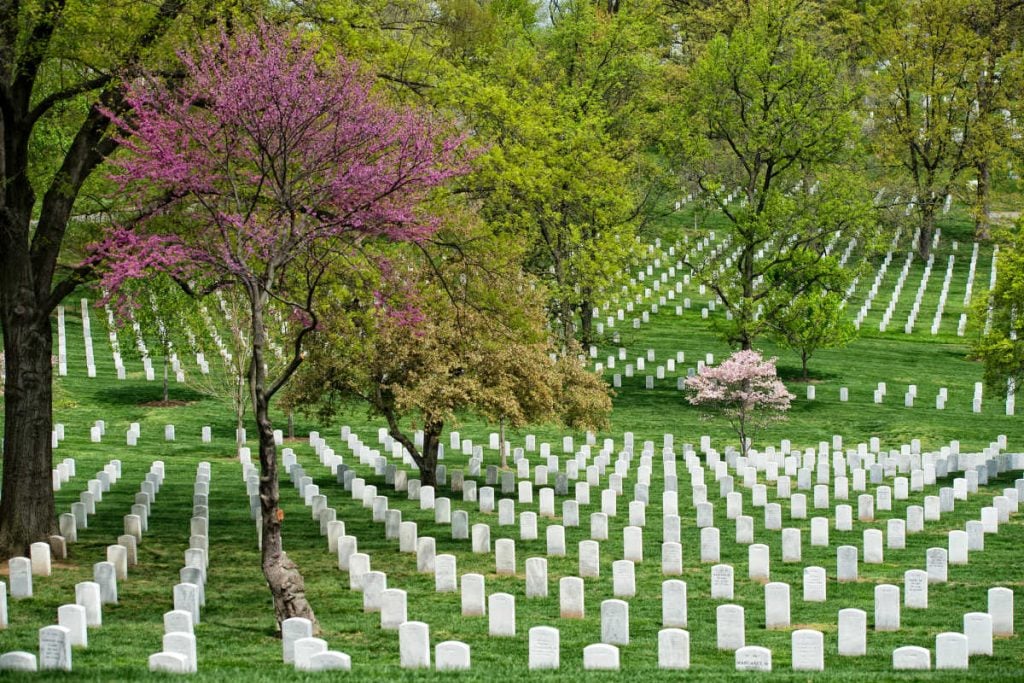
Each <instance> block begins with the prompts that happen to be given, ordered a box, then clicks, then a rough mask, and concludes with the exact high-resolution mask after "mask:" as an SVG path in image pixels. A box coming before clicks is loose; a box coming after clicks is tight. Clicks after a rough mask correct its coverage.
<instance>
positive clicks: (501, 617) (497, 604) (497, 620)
mask: <svg viewBox="0 0 1024 683" xmlns="http://www.w3.org/2000/svg"><path fill="white" fill-rule="evenodd" d="M487 603H488V604H487V609H488V615H489V616H488V619H489V621H488V634H489V635H491V636H494V637H514V636H515V635H516V599H515V597H513V596H512V595H510V594H508V593H491V595H490V596H488V598H487Z"/></svg>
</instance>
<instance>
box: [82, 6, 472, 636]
mask: <svg viewBox="0 0 1024 683" xmlns="http://www.w3.org/2000/svg"><path fill="white" fill-rule="evenodd" d="M179 56H180V58H181V61H182V65H183V69H184V75H185V78H184V84H183V85H178V86H177V87H176V88H175V89H174V90H171V89H170V88H169V87H168V86H167V85H166V84H164V83H162V82H160V81H158V80H155V79H138V80H135V81H133V82H132V83H130V84H129V85H128V89H127V94H126V100H127V101H128V103H129V104H130V105H131V112H130V114H129V115H127V116H124V117H121V116H117V115H116V114H115V113H111V114H110V115H111V117H112V118H113V119H114V121H115V123H116V124H117V125H118V126H119V128H120V130H121V131H122V135H121V137H122V139H121V142H122V144H123V145H124V147H125V148H127V149H128V151H129V154H127V155H125V156H123V157H121V158H120V159H119V160H117V165H118V167H119V172H118V173H117V175H116V178H117V180H119V182H120V183H121V186H122V189H123V191H124V192H126V193H129V194H130V195H131V196H134V197H135V199H136V201H137V203H138V206H139V208H140V209H141V210H143V211H144V215H145V216H146V218H145V219H144V220H143V221H142V222H141V227H135V228H133V229H131V230H127V229H123V228H122V229H115V230H113V231H112V232H111V233H110V234H109V235H108V236H107V237H106V239H105V240H104V241H103V242H102V243H100V244H98V245H96V249H95V251H96V258H97V260H102V262H103V263H107V264H110V265H109V268H108V269H107V270H106V271H105V282H104V284H105V286H106V287H107V289H108V291H111V292H116V291H118V286H119V285H120V284H121V283H122V282H124V281H126V280H127V279H131V278H138V277H144V276H145V275H146V274H147V273H148V272H151V271H153V270H157V271H162V272H166V273H170V274H172V275H173V276H174V277H176V278H178V279H179V280H180V281H182V282H188V283H189V285H188V286H189V289H190V290H191V291H193V292H200V293H201V292H203V291H215V290H216V289H218V288H225V287H227V288H231V289H233V290H234V291H237V292H239V294H240V295H241V296H242V297H243V298H244V300H245V301H247V303H248V309H249V310H248V320H249V323H250V330H249V331H248V338H249V344H250V348H249V366H248V383H249V388H250V391H251V394H252V397H253V412H254V415H255V419H256V427H257V428H256V433H257V436H258V440H259V462H260V487H259V490H260V502H261V519H262V540H263V551H262V552H263V554H262V566H263V573H264V575H265V576H266V579H267V583H268V585H269V587H270V591H271V593H272V595H273V599H274V608H275V613H276V617H277V619H278V623H279V624H280V622H281V621H283V620H284V619H287V618H289V617H294V616H301V617H306V618H310V619H313V610H312V608H311V607H310V605H309V603H308V602H307V600H306V598H305V590H304V583H303V579H302V575H301V573H300V572H299V570H298V567H297V566H296V565H295V563H294V562H293V561H292V560H290V559H289V558H288V557H287V555H286V554H285V553H284V551H283V550H282V547H281V517H282V516H281V514H280V509H279V507H278V471H277V451H276V448H275V446H274V439H273V428H272V425H271V419H270V403H271V399H272V398H273V397H274V395H275V394H277V392H278V391H279V390H280V389H281V388H282V387H283V386H284V385H285V384H286V383H287V382H288V380H289V379H290V378H291V376H292V375H293V374H294V373H295V371H296V370H297V369H298V367H299V365H300V363H301V362H302V357H303V343H304V341H305V340H306V339H307V337H308V336H309V335H310V334H311V333H312V332H313V331H314V330H315V329H316V327H317V321H318V304H319V303H320V299H321V298H322V297H323V293H324V289H325V286H326V284H327V283H328V282H329V281H330V278H331V273H332V269H333V268H336V267H339V266H340V264H341V263H342V262H343V259H346V258H349V257H350V256H351V255H352V254H353V253H354V251H355V250H357V249H358V246H359V243H360V242H362V241H364V240H367V239H371V238H383V239H387V240H397V241H410V240H412V241H416V240H421V239H424V238H425V237H427V236H429V235H430V234H431V233H432V232H433V230H434V228H435V221H434V220H433V219H432V217H430V216H429V215H427V214H425V213H424V212H423V211H421V210H420V205H421V203H422V200H423V199H424V198H425V197H426V194H427V192H428V191H429V190H430V189H431V188H434V187H436V186H438V185H440V184H442V183H443V182H444V181H445V180H447V179H448V178H450V177H452V176H453V175H456V174H458V173H460V172H461V171H462V166H461V164H459V163H458V162H457V159H456V156H457V151H458V149H459V148H460V146H461V142H462V139H461V138H459V137H456V136H453V135H451V134H450V133H449V132H448V130H447V129H446V128H443V127H441V126H440V125H439V124H438V123H436V122H434V121H432V120H431V119H430V118H428V117H427V116H425V115H424V114H421V113H418V112H416V111H413V110H410V109H396V108H393V107H391V106H389V105H388V104H387V103H385V102H384V101H383V100H382V99H381V97H379V96H378V95H377V94H375V93H374V91H373V89H372V87H371V86H372V83H371V80H370V78H369V77H368V76H367V75H365V74H364V73H362V72H361V71H360V70H359V68H358V66H357V65H355V64H353V63H351V62H348V61H346V60H345V59H343V58H338V59H337V60H333V61H331V62H330V63H328V64H326V65H324V64H322V63H318V59H317V56H316V53H315V49H314V48H312V47H307V46H305V45H304V41H303V40H302V39H301V38H300V37H299V36H296V35H291V34H289V33H288V32H286V31H284V30H281V29H277V28H271V27H268V26H265V25H262V26H259V27H257V29H255V30H254V31H252V32H248V33H243V34H240V35H235V36H228V35H226V34H223V33H222V34H221V35H219V36H217V37H216V39H214V40H211V41H207V42H204V43H201V44H200V45H199V46H198V48H197V49H196V51H195V52H194V53H192V54H182V55H179ZM279 312H283V313H284V314H286V315H287V316H288V319H289V321H290V322H291V325H290V326H289V329H291V330H292V331H293V334H292V337H291V339H290V343H289V350H288V354H287V356H288V357H287V362H285V363H284V364H283V365H282V367H281V369H280V370H278V371H275V372H273V373H271V372H270V371H269V367H270V366H268V363H267V360H268V358H267V354H268V338H269V326H270V325H273V324H274V317H275V315H276V314H277V313H279Z"/></svg>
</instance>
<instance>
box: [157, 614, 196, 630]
mask: <svg viewBox="0 0 1024 683" xmlns="http://www.w3.org/2000/svg"><path fill="white" fill-rule="evenodd" d="M193 632H194V624H193V623H192V613H191V612H188V611H187V610H182V609H176V610H171V611H169V612H164V633H193Z"/></svg>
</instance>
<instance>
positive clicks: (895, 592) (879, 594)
mask: <svg viewBox="0 0 1024 683" xmlns="http://www.w3.org/2000/svg"><path fill="white" fill-rule="evenodd" d="M875 630H876V631H899V630H900V589H899V587H897V586H892V585H889V584H882V585H880V586H875Z"/></svg>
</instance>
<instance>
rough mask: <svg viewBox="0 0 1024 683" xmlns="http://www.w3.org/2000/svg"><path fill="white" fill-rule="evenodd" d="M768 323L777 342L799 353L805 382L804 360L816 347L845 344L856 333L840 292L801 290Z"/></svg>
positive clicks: (805, 368)
mask: <svg viewBox="0 0 1024 683" xmlns="http://www.w3.org/2000/svg"><path fill="white" fill-rule="evenodd" d="M770 325H771V327H772V331H773V332H774V333H775V335H774V336H775V338H776V339H777V340H778V342H779V343H780V344H782V345H783V346H785V347H786V348H789V349H792V350H793V351H796V352H797V353H798V354H800V366H801V368H802V375H801V378H802V379H803V381H805V382H807V381H808V380H809V379H810V376H809V375H808V372H807V361H809V360H810V359H811V356H813V355H814V353H815V352H816V351H817V350H818V349H828V348H837V347H842V346H846V345H847V344H848V343H849V342H850V340H851V339H853V337H854V336H855V335H856V334H857V331H856V329H855V328H854V326H853V323H852V322H850V319H849V317H847V315H846V310H845V309H844V308H843V297H842V295H841V294H840V293H839V292H819V291H812V292H805V293H803V294H800V295H799V296H797V297H796V298H795V299H793V303H792V304H791V305H790V307H789V308H788V309H786V310H785V311H784V312H783V313H782V314H781V315H780V316H779V317H778V318H777V319H776V320H775V321H773V322H771V323H770Z"/></svg>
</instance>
